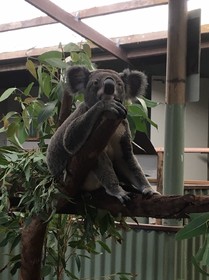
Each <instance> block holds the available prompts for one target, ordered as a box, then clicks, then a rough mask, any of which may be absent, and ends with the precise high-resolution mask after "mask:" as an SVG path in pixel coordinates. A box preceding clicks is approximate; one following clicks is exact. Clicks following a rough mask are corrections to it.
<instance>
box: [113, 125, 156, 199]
mask: <svg viewBox="0 0 209 280" xmlns="http://www.w3.org/2000/svg"><path fill="white" fill-rule="evenodd" d="M123 125H125V127H126V130H125V133H124V135H123V136H122V137H121V141H120V148H121V153H122V156H121V157H119V158H118V159H116V160H115V162H114V168H115V170H116V173H117V175H118V177H119V180H120V181H122V182H124V183H126V184H127V185H129V186H130V187H131V188H133V189H135V190H136V191H137V192H139V193H142V194H143V195H145V196H151V195H152V194H154V193H157V192H156V191H154V190H153V189H152V187H151V185H150V183H149V181H148V180H147V178H146V177H145V175H144V172H143V171H142V168H141V166H140V164H139V163H138V161H137V159H136V158H135V156H134V153H133V147H132V141H131V134H130V131H129V126H128V123H127V120H123Z"/></svg>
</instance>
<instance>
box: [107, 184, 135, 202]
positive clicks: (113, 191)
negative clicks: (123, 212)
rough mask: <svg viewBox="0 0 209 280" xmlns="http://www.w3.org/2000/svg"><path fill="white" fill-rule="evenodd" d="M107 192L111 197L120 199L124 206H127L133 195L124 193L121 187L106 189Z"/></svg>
mask: <svg viewBox="0 0 209 280" xmlns="http://www.w3.org/2000/svg"><path fill="white" fill-rule="evenodd" d="M105 190H106V192H107V193H108V194H109V195H111V196H114V197H116V198H117V199H119V200H120V202H121V203H122V204H126V202H127V201H129V200H130V199H131V198H132V193H129V192H126V191H124V190H123V189H122V188H121V186H119V185H117V186H113V187H110V188H109V187H108V188H105Z"/></svg>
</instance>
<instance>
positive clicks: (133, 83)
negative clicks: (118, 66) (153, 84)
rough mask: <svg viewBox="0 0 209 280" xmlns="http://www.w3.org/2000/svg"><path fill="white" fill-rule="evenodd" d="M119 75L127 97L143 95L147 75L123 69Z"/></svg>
mask: <svg viewBox="0 0 209 280" xmlns="http://www.w3.org/2000/svg"><path fill="white" fill-rule="evenodd" d="M120 76H121V78H122V80H123V82H124V84H125V90H126V95H127V98H134V97H136V96H139V95H144V94H145V91H146V88H147V76H146V75H145V74H144V73H143V72H139V71H130V70H129V69H125V70H124V71H123V72H122V73H120Z"/></svg>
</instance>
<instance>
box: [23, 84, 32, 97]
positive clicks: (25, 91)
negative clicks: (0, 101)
mask: <svg viewBox="0 0 209 280" xmlns="http://www.w3.org/2000/svg"><path fill="white" fill-rule="evenodd" d="M33 85H34V82H32V83H30V84H29V85H28V86H27V87H26V89H25V90H24V91H23V93H24V95H26V96H27V95H29V94H30V92H31V89H32V87H33Z"/></svg>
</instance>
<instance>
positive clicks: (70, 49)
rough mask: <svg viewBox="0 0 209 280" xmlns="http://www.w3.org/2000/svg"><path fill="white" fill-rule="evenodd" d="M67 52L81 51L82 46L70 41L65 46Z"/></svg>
mask: <svg viewBox="0 0 209 280" xmlns="http://www.w3.org/2000/svg"><path fill="white" fill-rule="evenodd" d="M64 51H65V52H79V51H81V49H80V47H79V46H78V45H77V44H75V43H69V44H67V45H65V46H64Z"/></svg>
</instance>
